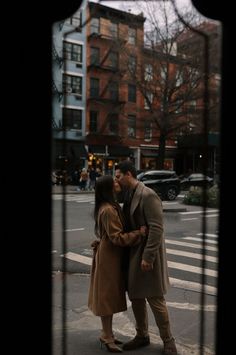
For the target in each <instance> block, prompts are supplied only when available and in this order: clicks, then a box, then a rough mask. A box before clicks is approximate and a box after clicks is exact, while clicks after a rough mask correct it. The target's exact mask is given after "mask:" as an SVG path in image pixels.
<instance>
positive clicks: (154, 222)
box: [128, 182, 169, 299]
mask: <svg viewBox="0 0 236 355" xmlns="http://www.w3.org/2000/svg"><path fill="white" fill-rule="evenodd" d="M130 221H131V226H132V228H133V229H138V228H139V227H140V226H141V225H144V224H146V225H147V227H148V230H149V233H148V237H147V239H142V240H141V243H140V244H138V245H137V246H133V247H131V248H130V264H129V271H128V294H129V298H130V299H132V298H147V297H154V296H163V295H164V294H165V293H166V292H167V289H168V286H169V275H168V267H167V257H166V249H165V241H164V232H163V209H162V202H161V199H160V198H159V197H158V195H157V194H156V193H155V192H154V191H153V190H151V189H150V188H148V187H146V186H145V185H144V184H143V183H142V182H138V185H137V187H136V189H135V193H134V196H133V199H132V202H131V207H130ZM142 259H144V260H146V261H147V262H152V263H153V270H151V271H142V270H141V260H142Z"/></svg>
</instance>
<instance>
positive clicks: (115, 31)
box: [110, 22, 118, 38]
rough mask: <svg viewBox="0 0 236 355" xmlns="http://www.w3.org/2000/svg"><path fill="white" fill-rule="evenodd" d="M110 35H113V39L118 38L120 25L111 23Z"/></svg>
mask: <svg viewBox="0 0 236 355" xmlns="http://www.w3.org/2000/svg"><path fill="white" fill-rule="evenodd" d="M110 33H111V37H113V38H118V24H117V23H114V22H111V25H110Z"/></svg>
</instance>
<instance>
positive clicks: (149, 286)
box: [115, 160, 177, 355]
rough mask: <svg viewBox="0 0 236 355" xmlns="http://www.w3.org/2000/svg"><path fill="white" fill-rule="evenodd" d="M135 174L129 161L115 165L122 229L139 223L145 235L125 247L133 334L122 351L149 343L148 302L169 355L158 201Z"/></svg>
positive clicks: (172, 345) (172, 346) (172, 342)
mask: <svg viewBox="0 0 236 355" xmlns="http://www.w3.org/2000/svg"><path fill="white" fill-rule="evenodd" d="M136 176H137V172H136V169H135V167H134V166H133V164H132V162H131V161H129V160H126V161H122V162H120V163H119V164H118V165H117V167H116V170H115V179H116V181H117V182H118V183H119V184H120V186H121V188H122V190H123V193H124V195H123V196H124V201H123V202H124V203H123V212H124V215H125V216H126V231H129V230H132V229H138V228H139V227H140V225H143V224H145V225H146V226H147V228H148V237H147V238H145V239H142V241H141V243H140V244H138V245H135V246H132V247H131V248H129V264H128V271H127V272H128V276H127V277H128V295H129V298H130V301H131V304H132V309H133V313H134V317H135V321H136V336H135V337H134V339H132V340H131V341H129V342H127V343H125V344H124V345H123V350H133V349H137V348H140V347H143V346H147V345H149V344H150V338H149V333H148V314H147V304H146V302H148V303H149V305H150V307H151V310H152V312H153V315H154V318H155V321H156V324H157V327H158V328H159V332H160V337H161V339H162V341H163V344H164V354H165V355H170V354H172V355H173V354H177V349H176V346H175V340H174V338H173V335H172V332H171V329H170V320H169V315H168V309H167V306H166V301H165V298H164V295H165V294H166V292H167V290H168V287H169V275H168V266H167V257H166V248H165V241H164V232H163V209H162V202H161V200H160V198H159V196H158V195H157V194H156V193H155V192H154V191H153V190H152V189H150V188H148V187H146V186H145V185H144V184H143V183H142V182H139V181H138V180H137V178H136Z"/></svg>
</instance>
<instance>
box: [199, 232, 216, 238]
mask: <svg viewBox="0 0 236 355" xmlns="http://www.w3.org/2000/svg"><path fill="white" fill-rule="evenodd" d="M197 235H200V236H202V235H203V233H197ZM205 236H206V237H209V238H218V234H210V233H206V234H205Z"/></svg>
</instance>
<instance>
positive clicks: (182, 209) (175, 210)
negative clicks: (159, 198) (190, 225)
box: [163, 207, 187, 212]
mask: <svg viewBox="0 0 236 355" xmlns="http://www.w3.org/2000/svg"><path fill="white" fill-rule="evenodd" d="M186 211H187V208H185V207H183V208H182V207H180V208H163V212H186Z"/></svg>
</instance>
